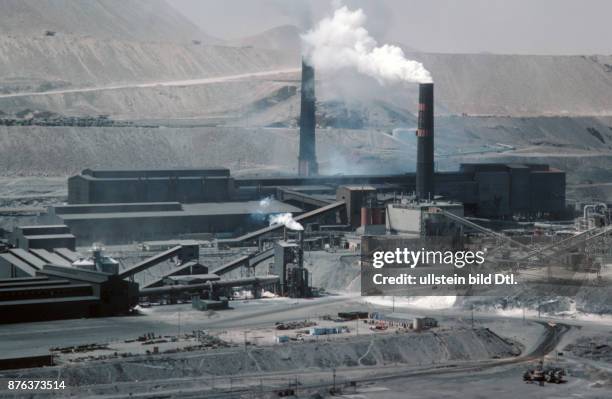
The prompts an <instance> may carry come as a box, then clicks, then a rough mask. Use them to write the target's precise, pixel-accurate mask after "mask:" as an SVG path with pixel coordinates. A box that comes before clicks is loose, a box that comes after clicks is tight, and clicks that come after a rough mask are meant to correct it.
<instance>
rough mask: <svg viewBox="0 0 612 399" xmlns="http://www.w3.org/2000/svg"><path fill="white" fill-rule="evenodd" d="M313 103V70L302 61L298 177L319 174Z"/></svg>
mask: <svg viewBox="0 0 612 399" xmlns="http://www.w3.org/2000/svg"><path fill="white" fill-rule="evenodd" d="M315 101H316V98H315V78H314V68H313V67H312V66H310V65H308V64H307V63H306V62H304V60H302V97H301V105H300V153H299V156H298V173H299V175H300V176H313V175H316V174H317V173H318V172H319V170H318V169H319V168H318V166H317V156H316V151H315V126H316V119H315Z"/></svg>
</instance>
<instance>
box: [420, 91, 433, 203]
mask: <svg viewBox="0 0 612 399" xmlns="http://www.w3.org/2000/svg"><path fill="white" fill-rule="evenodd" d="M416 135H417V172H416V195H417V199H420V200H428V199H433V197H434V86H433V83H421V84H419V122H418V128H417V132H416Z"/></svg>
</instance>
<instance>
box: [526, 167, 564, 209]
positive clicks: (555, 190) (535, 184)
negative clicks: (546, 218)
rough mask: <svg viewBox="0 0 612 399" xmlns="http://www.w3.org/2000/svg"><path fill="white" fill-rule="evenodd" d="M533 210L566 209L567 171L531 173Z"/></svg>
mask: <svg viewBox="0 0 612 399" xmlns="http://www.w3.org/2000/svg"><path fill="white" fill-rule="evenodd" d="M529 182H530V193H531V198H530V199H531V212H533V213H553V214H554V213H560V212H563V211H564V210H565V172H562V171H559V170H551V171H541V172H534V173H531V175H530V176H529Z"/></svg>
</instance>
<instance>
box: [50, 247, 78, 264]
mask: <svg viewBox="0 0 612 399" xmlns="http://www.w3.org/2000/svg"><path fill="white" fill-rule="evenodd" d="M53 251H54V252H55V253H57V254H58V255H59V256H61V257H62V258H64V259H66V260H67V261H68V262H74V261H76V260H78V259H79V258H82V256H81V254H79V253H77V252H74V251H72V250H70V249H68V248H54V249H53Z"/></svg>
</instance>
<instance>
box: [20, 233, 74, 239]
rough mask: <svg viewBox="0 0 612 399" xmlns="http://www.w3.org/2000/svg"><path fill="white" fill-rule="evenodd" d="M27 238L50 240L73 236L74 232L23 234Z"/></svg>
mask: <svg viewBox="0 0 612 399" xmlns="http://www.w3.org/2000/svg"><path fill="white" fill-rule="evenodd" d="M24 237H25V238H27V239H28V240H51V239H62V238H75V237H74V234H43V235H34V234H29V235H26V236H24Z"/></svg>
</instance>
